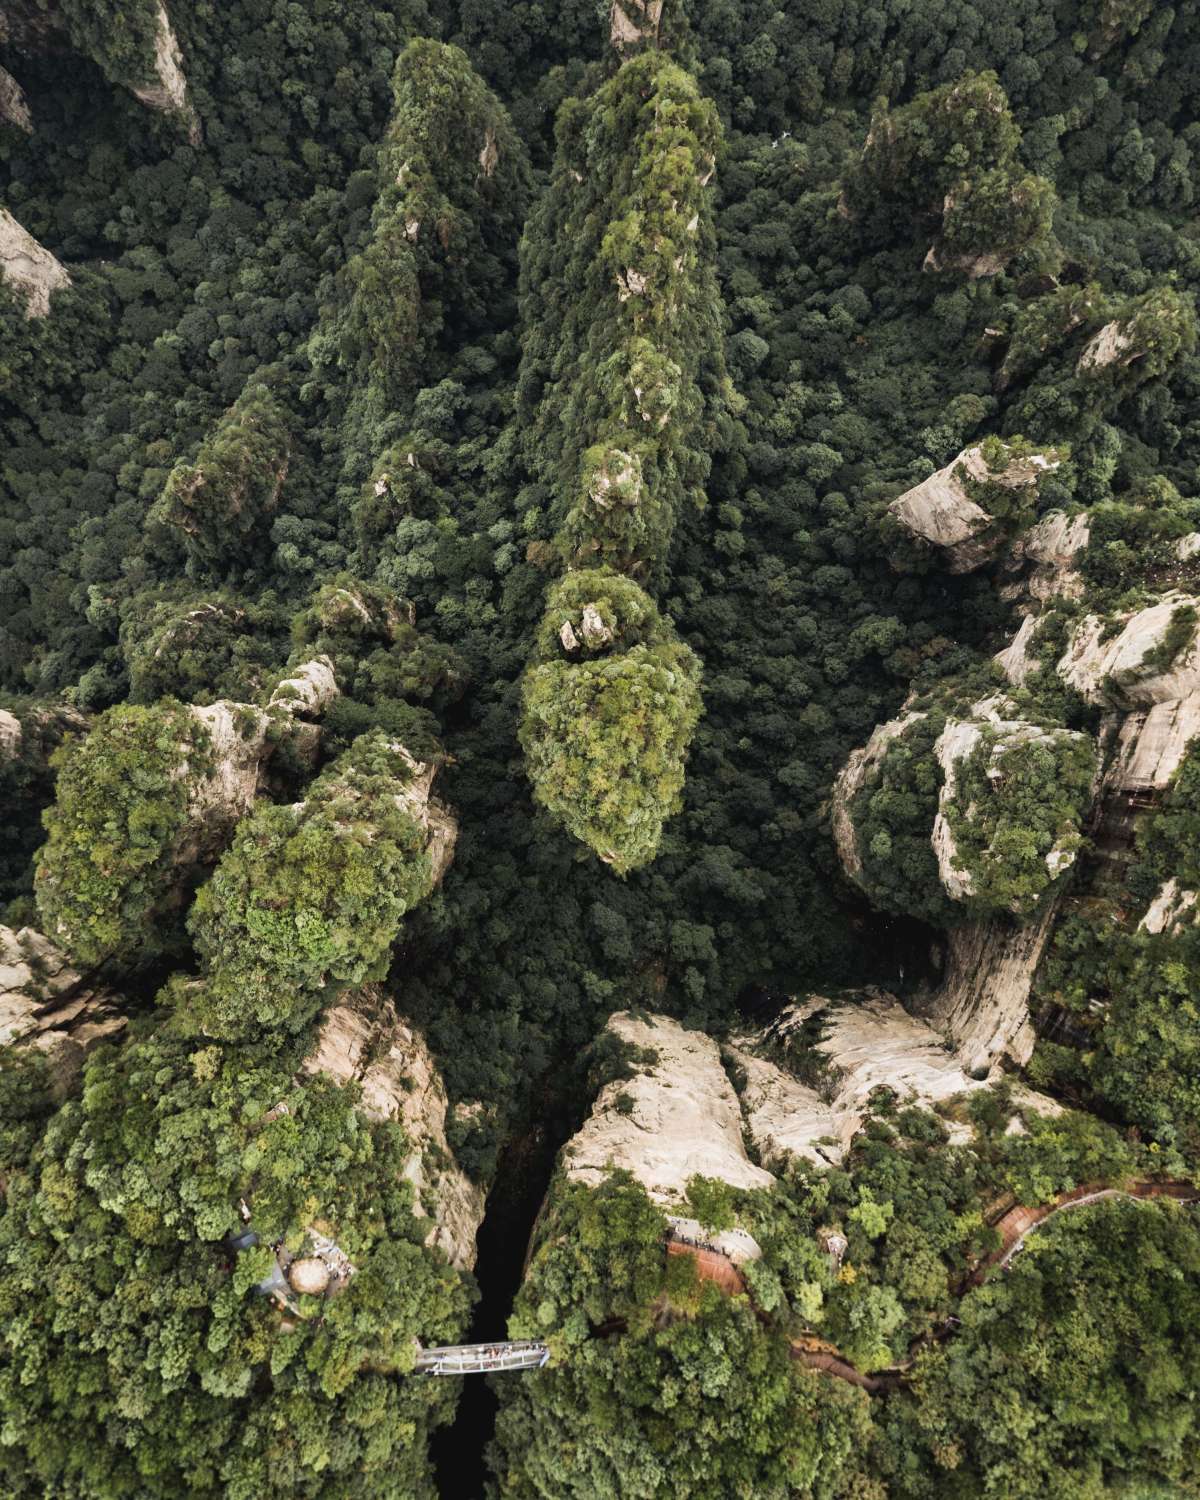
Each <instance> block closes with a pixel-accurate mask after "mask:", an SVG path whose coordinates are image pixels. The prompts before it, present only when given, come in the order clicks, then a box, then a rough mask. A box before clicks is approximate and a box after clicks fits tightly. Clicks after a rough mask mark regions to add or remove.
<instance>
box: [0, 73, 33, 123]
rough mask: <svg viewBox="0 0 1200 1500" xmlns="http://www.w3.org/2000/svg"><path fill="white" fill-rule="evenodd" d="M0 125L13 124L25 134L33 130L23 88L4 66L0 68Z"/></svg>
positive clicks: (31, 118)
mask: <svg viewBox="0 0 1200 1500" xmlns="http://www.w3.org/2000/svg"><path fill="white" fill-rule="evenodd" d="M0 125H15V126H16V127H17V129H18V130H23V131H24V132H25V134H26V135H30V134H32V132H33V116H32V115H31V114H30V113H29V101H28V100H27V99H26V98H25V90H24V89H23V88H22V87H21V85H20V84H19V83H18V82H17V80H16V79H15V78H14V77H13V76H12V74H11V73H10V72H8V71H7V70H6V69H5V68H0Z"/></svg>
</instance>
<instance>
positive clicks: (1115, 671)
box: [1056, 593, 1200, 707]
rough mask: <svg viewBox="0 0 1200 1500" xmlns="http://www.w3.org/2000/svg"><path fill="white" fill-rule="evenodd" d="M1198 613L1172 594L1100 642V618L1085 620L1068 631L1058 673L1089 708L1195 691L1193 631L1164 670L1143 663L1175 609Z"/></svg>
mask: <svg viewBox="0 0 1200 1500" xmlns="http://www.w3.org/2000/svg"><path fill="white" fill-rule="evenodd" d="M1188 607H1190V608H1192V609H1196V610H1198V611H1200V600H1197V599H1195V598H1194V597H1192V596H1191V595H1189V594H1180V593H1171V594H1168V595H1166V597H1165V598H1163V599H1160V600H1159V601H1158V602H1157V603H1156V604H1152V605H1149V606H1148V607H1147V608H1146V609H1142V610H1139V611H1138V612H1137V614H1135V615H1131V616H1129V617H1127V618H1126V620H1125V622H1124V625H1123V626H1122V628H1121V629H1120V630H1119V631H1118V632H1117V634H1115V635H1110V636H1108V637H1107V638H1105V629H1106V623H1105V621H1104V619H1103V618H1102V617H1101V616H1099V615H1088V616H1086V618H1085V619H1083V620H1082V621H1081V622H1080V623H1079V625H1077V626H1076V627H1075V630H1074V631H1073V632H1072V635H1071V639H1070V642H1069V643H1068V645H1067V649H1066V651H1065V652H1064V653H1063V656H1062V658H1061V659H1060V661H1059V662H1058V665H1057V668H1056V670H1057V672H1058V675H1059V676H1060V677H1062V678H1063V679H1064V681H1066V682H1069V683H1070V684H1071V686H1072V687H1074V688H1075V689H1076V690H1077V691H1078V692H1079V693H1081V694H1082V695H1083V697H1084V698H1086V699H1087V701H1088V702H1089V703H1096V704H1100V705H1105V704H1108V703H1109V702H1111V701H1115V702H1118V703H1121V704H1123V705H1124V706H1125V707H1136V706H1138V705H1142V704H1151V703H1166V702H1169V701H1171V700H1172V699H1180V698H1187V697H1190V696H1191V694H1193V693H1196V692H1200V650H1198V649H1197V640H1196V635H1195V632H1194V631H1193V634H1192V639H1191V643H1190V644H1188V645H1185V646H1184V647H1183V649H1182V650H1181V651H1180V652H1179V653H1178V654H1177V655H1176V657H1175V659H1174V661H1172V662H1171V663H1170V665H1169V666H1165V667H1161V666H1156V665H1154V664H1152V663H1151V664H1148V663H1147V662H1146V661H1145V657H1146V655H1147V653H1152V652H1154V651H1155V650H1156V649H1158V648H1159V647H1160V646H1161V645H1162V643H1163V640H1164V638H1165V637H1166V635H1167V632H1168V630H1169V629H1170V627H1171V617H1172V615H1173V614H1174V613H1175V611H1176V610H1177V609H1181V608H1188Z"/></svg>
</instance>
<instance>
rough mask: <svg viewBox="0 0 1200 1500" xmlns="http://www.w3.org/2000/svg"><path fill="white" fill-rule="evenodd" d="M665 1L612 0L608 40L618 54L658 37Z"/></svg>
mask: <svg viewBox="0 0 1200 1500" xmlns="http://www.w3.org/2000/svg"><path fill="white" fill-rule="evenodd" d="M662 10H663V0H612V8H611V10H610V12H609V28H608V40H609V42H610V44H611V45H612V46H613V47H615V48H616V49H617V51H618V52H620V53H624V52H625V50H626V49H627V48H629V47H636V46H638V45H639V44H640V43H641V42H643V41H651V40H653V39H654V38H655V37H657V36H658V28H659V23H660V22H661V21H662Z"/></svg>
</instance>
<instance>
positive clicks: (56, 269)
mask: <svg viewBox="0 0 1200 1500" xmlns="http://www.w3.org/2000/svg"><path fill="white" fill-rule="evenodd" d="M0 279H3V280H4V281H5V282H7V283H8V285H9V286H10V287H11V288H12V290H13V291H14V292H15V293H16V295H17V296H18V297H19V298H21V299H23V301H24V303H25V316H26V317H27V318H44V317H45V316H46V314H47V313H48V312H49V311H50V298H51V296H52V295H53V294H54V293H55V292H57V291H61V290H62V288H63V287H67V286H70V285H71V278H70V276H69V275H68V273H67V269H66V267H65V266H64V265H62V264H61V262H59V261H58V260H56V259H55V257H54V256H53V255H51V253H50V251H49V250H47V249H46V247H45V246H44V245H40V244H38V242H37V240H35V239H34V237H33V236H32V235H31V234H30V233H29V231H28V230H27V229H25V228H24V227H23V226H22V225H20V224H18V222H17V221H16V219H14V218H13V216H12V214H10V213H9V211H8V210H7V209H6V208H0Z"/></svg>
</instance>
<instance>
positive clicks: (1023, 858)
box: [945, 724, 1096, 917]
mask: <svg viewBox="0 0 1200 1500" xmlns="http://www.w3.org/2000/svg"><path fill="white" fill-rule="evenodd" d="M1010 733H1011V732H1010ZM1095 772H1096V748H1095V745H1094V743H1093V742H1092V741H1091V739H1089V738H1088V737H1087V736H1084V735H1078V734H1069V733H1066V732H1063V731H1055V730H1044V731H1034V732H1033V733H1032V734H1029V735H1024V736H1023V735H1021V734H1020V733H1019V732H1018V733H1017V734H1015V735H1013V737H1012V738H1011V739H1008V738H1006V735H1005V731H1003V730H999V729H993V728H991V727H990V726H988V725H986V724H985V725H983V726H982V729H981V732H980V736H979V741H978V743H977V744H976V745H975V747H974V748H973V749H972V750H971V751H970V753H969V754H968V755H966V756H965V757H963V759H961V760H960V761H958V762H956V764H955V788H954V795H953V797H952V798H951V799H950V800H949V802H948V803H947V805H946V808H945V816H946V819H947V822H948V823H949V825H950V831H951V834H952V835H953V838H954V846H955V854H954V863H955V865H956V866H957V867H958V868H959V869H961V870H962V871H964V872H965V874H966V876H967V879H968V882H969V886H970V890H969V898H968V899H969V904H970V906H971V907H972V908H973V909H975V910H978V911H983V912H1004V911H1007V912H1012V913H1013V914H1014V915H1016V916H1020V917H1028V916H1031V915H1032V914H1033V912H1034V911H1035V910H1036V909H1037V906H1038V904H1039V903H1040V901H1041V900H1042V898H1043V896H1044V895H1045V894H1046V892H1047V891H1048V890H1049V889H1050V887H1051V886H1052V885H1053V884H1054V883H1055V882H1056V881H1057V880H1058V879H1059V878H1060V877H1061V875H1062V872H1063V870H1065V869H1067V868H1069V867H1070V865H1071V863H1072V862H1073V861H1074V858H1075V856H1076V855H1077V853H1078V852H1079V849H1080V848H1081V846H1082V844H1083V835H1082V822H1083V815H1084V813H1085V811H1086V810H1087V807H1088V804H1089V801H1090V796H1091V789H1092V781H1093V778H1094V776H1095Z"/></svg>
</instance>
